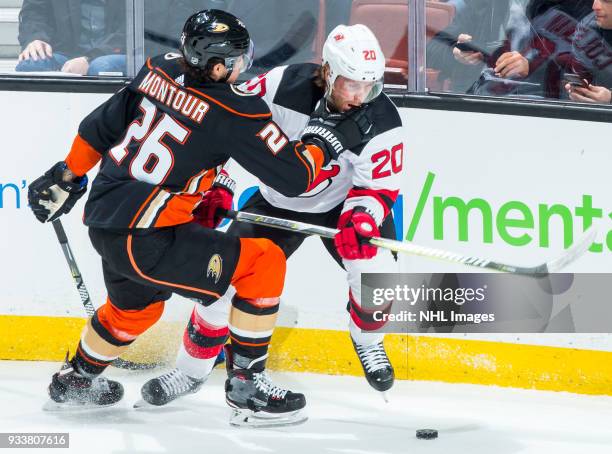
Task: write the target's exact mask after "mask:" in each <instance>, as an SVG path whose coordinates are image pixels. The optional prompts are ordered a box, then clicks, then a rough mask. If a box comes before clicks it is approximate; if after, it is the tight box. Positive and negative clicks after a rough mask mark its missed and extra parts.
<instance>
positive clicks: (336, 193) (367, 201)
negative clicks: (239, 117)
mask: <svg viewBox="0 0 612 454" xmlns="http://www.w3.org/2000/svg"><path fill="white" fill-rule="evenodd" d="M317 69H318V65H315V64H312V63H302V64H296V65H289V66H280V67H277V68H274V69H272V70H271V71H269V72H267V73H265V74H262V75H260V76H257V77H255V78H253V79H251V80H249V81H247V82H245V83H244V84H242V85H241V86H240V87H239V89H240V90H241V91H245V92H246V91H248V92H250V93H255V94H257V95H259V96H260V97H261V98H262V99H263V100H264V101H265V102H266V103H267V104H268V106H269V108H270V110H271V112H272V118H273V120H274V122H276V123H277V124H278V126H280V128H281V129H282V130H283V131H284V132H285V133H286V134H287V135H288V139H289V140H297V139H299V138H300V137H301V135H302V130H303V129H304V128H305V127H306V124H307V123H308V119H309V117H310V114H311V112H312V111H313V110H314V108H315V106H316V104H317V102H319V100H320V99H321V98H322V97H323V90H322V89H321V88H319V87H317V86H316V85H315V84H314V80H315V75H316V72H317ZM366 108H368V109H372V115H371V118H373V120H374V122H373V128H374V130H373V137H372V139H371V140H369V141H368V142H367V143H366V144H365V146H363V148H362V149H361V151H360V152H359V153H358V154H357V153H352V152H348V151H347V152H345V153H343V154H341V155H340V157H339V158H338V160H337V161H331V162H330V163H329V164H328V165H327V166H326V167H324V168H323V169H322V170H321V172H320V173H319V175H318V177H317V179H316V180H315V181H314V183H313V184H312V185H311V186H310V189H309V190H308V192H305V193H304V194H301V195H299V196H297V197H285V196H283V195H282V194H280V193H279V192H278V191H275V190H274V189H272V188H271V187H269V186H266V185H264V184H260V190H261V193H262V195H263V197H264V198H265V199H266V200H267V201H268V202H269V203H270V204H272V205H274V206H276V207H279V208H283V209H286V210H292V211H297V212H308V213H323V212H327V211H330V210H332V209H333V208H335V207H336V206H338V205H340V204H341V203H344V207H343V212H344V211H348V210H350V209H352V208H354V207H355V206H361V207H364V208H365V209H366V210H367V211H368V212H369V213H370V214H371V215H372V216H373V217H374V219H375V220H376V222H377V223H378V224H380V223H382V221H383V219H384V218H385V217H386V215H387V214H388V213H389V212H390V210H391V208H392V206H393V203H394V202H395V199H396V198H397V195H398V192H399V187H400V181H399V179H400V178H401V172H402V168H403V158H404V145H403V141H402V138H403V137H402V121H401V118H400V115H399V112H398V111H397V108H396V107H395V105H394V104H393V102H392V101H391V100H390V99H389V98H388V97H387V96H386V95H385V94H384V93H383V94H381V95H379V96H378V97H377V98H376V99H375V100H374V101H372V102H371V103H369V104H368V105H367V107H366Z"/></svg>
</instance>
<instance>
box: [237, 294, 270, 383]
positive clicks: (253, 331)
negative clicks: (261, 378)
mask: <svg viewBox="0 0 612 454" xmlns="http://www.w3.org/2000/svg"><path fill="white" fill-rule="evenodd" d="M279 302H280V298H253V299H247V298H241V297H239V296H238V295H236V296H234V298H233V299H232V309H231V311H230V322H229V331H230V337H231V340H232V351H233V353H234V365H235V367H238V368H245V367H248V368H251V369H253V370H256V371H261V370H263V369H264V368H265V358H266V357H267V354H268V347H269V345H270V340H271V338H272V332H273V331H274V325H275V324H276V317H277V315H278V305H279ZM255 360H256V361H255ZM247 363H248V364H247Z"/></svg>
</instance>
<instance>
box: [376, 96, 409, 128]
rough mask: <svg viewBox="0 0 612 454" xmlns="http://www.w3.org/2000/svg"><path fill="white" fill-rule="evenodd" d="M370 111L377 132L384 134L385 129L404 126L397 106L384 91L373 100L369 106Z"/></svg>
mask: <svg viewBox="0 0 612 454" xmlns="http://www.w3.org/2000/svg"><path fill="white" fill-rule="evenodd" d="M368 113H369V116H370V118H371V119H372V122H373V123H374V124H375V125H376V134H382V133H383V132H385V131H388V130H390V129H393V128H397V127H400V126H402V119H401V117H400V114H399V111H398V110H397V107H396V106H395V104H394V103H393V101H391V99H389V97H388V96H387V95H385V94H384V93H381V94H380V96H378V97H377V98H376V99H375V100H374V101H372V103H371V104H370V105H369V106H368Z"/></svg>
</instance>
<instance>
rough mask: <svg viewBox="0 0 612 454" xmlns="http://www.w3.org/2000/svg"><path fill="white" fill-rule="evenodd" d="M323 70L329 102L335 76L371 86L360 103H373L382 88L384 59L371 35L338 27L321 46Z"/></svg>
mask: <svg viewBox="0 0 612 454" xmlns="http://www.w3.org/2000/svg"><path fill="white" fill-rule="evenodd" d="M322 60H323V66H325V65H327V66H328V71H327V77H326V85H327V87H326V93H325V96H326V97H327V98H328V99H329V98H330V97H331V93H332V91H333V87H334V83H335V81H336V79H337V78H338V77H339V76H342V77H345V78H347V79H350V80H353V81H357V82H373V86H372V89H371V90H370V93H369V94H368V96H367V97H366V99H365V100H364V103H367V102H370V101H372V100H373V99H375V98H376V97H377V96H378V95H379V94H380V93H381V92H382V88H383V77H384V74H385V56H384V54H383V52H382V49H381V48H380V44H379V43H378V40H377V39H376V36H374V34H373V33H372V31H371V30H370V29H369V28H368V27H366V26H365V25H362V24H355V25H350V26H349V25H338V26H337V27H336V28H334V29H333V30H332V31H331V33H330V34H329V35H328V37H327V39H326V41H325V44H324V45H323V58H322Z"/></svg>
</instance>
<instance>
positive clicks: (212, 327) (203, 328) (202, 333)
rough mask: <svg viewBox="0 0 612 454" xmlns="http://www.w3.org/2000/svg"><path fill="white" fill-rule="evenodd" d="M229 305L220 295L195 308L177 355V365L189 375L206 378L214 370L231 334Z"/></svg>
mask: <svg viewBox="0 0 612 454" xmlns="http://www.w3.org/2000/svg"><path fill="white" fill-rule="evenodd" d="M227 306H228V304H224V302H223V299H221V300H218V301H216V302H215V303H213V304H212V305H210V306H202V305H199V304H198V305H196V306H195V308H194V309H193V312H192V314H191V318H190V319H189V323H188V324H187V328H186V329H185V333H184V335H183V343H182V344H181V347H180V349H179V352H178V356H177V358H176V367H177V368H178V369H180V370H181V371H182V372H183V373H185V374H186V375H188V376H189V377H192V378H197V379H203V378H206V377H208V375H209V374H210V372H211V371H212V369H213V367H214V365H215V359H216V358H217V355H218V354H219V353H220V352H221V349H222V348H223V345H224V344H225V342H226V341H227V338H228V335H229V330H228V327H227V317H228V314H227V312H228V307H227Z"/></svg>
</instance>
